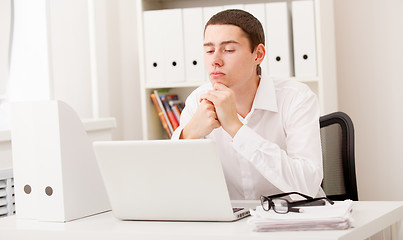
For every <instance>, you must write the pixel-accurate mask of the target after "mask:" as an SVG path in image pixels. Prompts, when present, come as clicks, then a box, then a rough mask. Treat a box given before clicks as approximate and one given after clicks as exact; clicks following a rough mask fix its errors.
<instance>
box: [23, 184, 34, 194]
mask: <svg viewBox="0 0 403 240" xmlns="http://www.w3.org/2000/svg"><path fill="white" fill-rule="evenodd" d="M24 192H25V193H26V194H30V193H31V192H32V188H31V186H29V185H28V184H27V185H25V186H24Z"/></svg>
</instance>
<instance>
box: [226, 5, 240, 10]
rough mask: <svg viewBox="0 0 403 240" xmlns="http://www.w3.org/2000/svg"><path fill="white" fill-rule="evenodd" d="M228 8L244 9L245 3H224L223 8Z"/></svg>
mask: <svg viewBox="0 0 403 240" xmlns="http://www.w3.org/2000/svg"><path fill="white" fill-rule="evenodd" d="M228 9H241V10H243V9H244V5H243V4H230V5H224V7H223V10H228Z"/></svg>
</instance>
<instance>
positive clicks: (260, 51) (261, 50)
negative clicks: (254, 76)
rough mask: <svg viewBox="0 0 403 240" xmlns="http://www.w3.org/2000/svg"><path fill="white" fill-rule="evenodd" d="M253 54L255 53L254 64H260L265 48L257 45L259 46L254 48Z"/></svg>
mask: <svg viewBox="0 0 403 240" xmlns="http://www.w3.org/2000/svg"><path fill="white" fill-rule="evenodd" d="M255 52H256V58H255V62H256V63H257V64H260V63H261V62H262V61H263V59H264V57H265V55H266V48H265V47H264V45H263V44H261V43H259V45H257V46H256V49H255Z"/></svg>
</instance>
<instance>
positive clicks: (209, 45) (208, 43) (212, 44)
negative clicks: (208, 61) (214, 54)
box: [203, 40, 239, 47]
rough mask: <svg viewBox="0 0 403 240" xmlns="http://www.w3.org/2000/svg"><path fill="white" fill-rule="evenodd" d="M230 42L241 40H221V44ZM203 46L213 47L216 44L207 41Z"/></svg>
mask: <svg viewBox="0 0 403 240" xmlns="http://www.w3.org/2000/svg"><path fill="white" fill-rule="evenodd" d="M230 43H235V44H239V42H237V41H235V40H228V41H223V42H221V43H220V46H222V45H227V44H230ZM203 46H205V47H211V46H214V43H212V42H207V43H204V44H203Z"/></svg>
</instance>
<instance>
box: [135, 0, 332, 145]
mask: <svg viewBox="0 0 403 240" xmlns="http://www.w3.org/2000/svg"><path fill="white" fill-rule="evenodd" d="M279 1H280V2H287V3H288V6H290V5H291V2H292V1H301V0H250V1H246V0H137V30H138V48H139V69H140V88H141V89H140V91H141V114H142V122H143V126H142V128H143V139H149V140H152V139H166V138H167V137H166V136H165V135H166V134H165V132H164V130H163V128H162V126H161V123H160V121H159V117H158V115H157V113H156V110H155V108H154V105H153V103H152V101H151V99H150V94H151V93H152V91H153V90H155V89H157V90H167V89H169V90H170V92H172V93H176V94H178V96H179V98H180V99H181V100H183V101H185V100H186V97H187V96H188V95H189V94H190V93H191V92H192V91H193V90H194V89H195V88H197V87H198V86H200V85H201V84H203V83H204V82H176V83H169V82H164V83H147V82H146V70H145V52H144V49H145V48H144V46H145V45H144V26H143V12H144V11H147V10H162V9H176V8H194V7H211V6H223V5H234V6H235V5H239V4H252V3H269V2H279ZM313 4H314V21H315V37H316V61H317V75H316V76H313V77H291V78H292V79H294V80H295V81H300V82H303V83H305V84H307V85H308V86H309V87H310V88H311V89H312V90H313V91H314V92H315V93H316V94H317V96H318V99H319V102H320V106H321V114H322V115H323V114H327V113H330V112H333V111H337V82H336V56H335V40H334V20H333V0H327V1H321V0H313Z"/></svg>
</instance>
